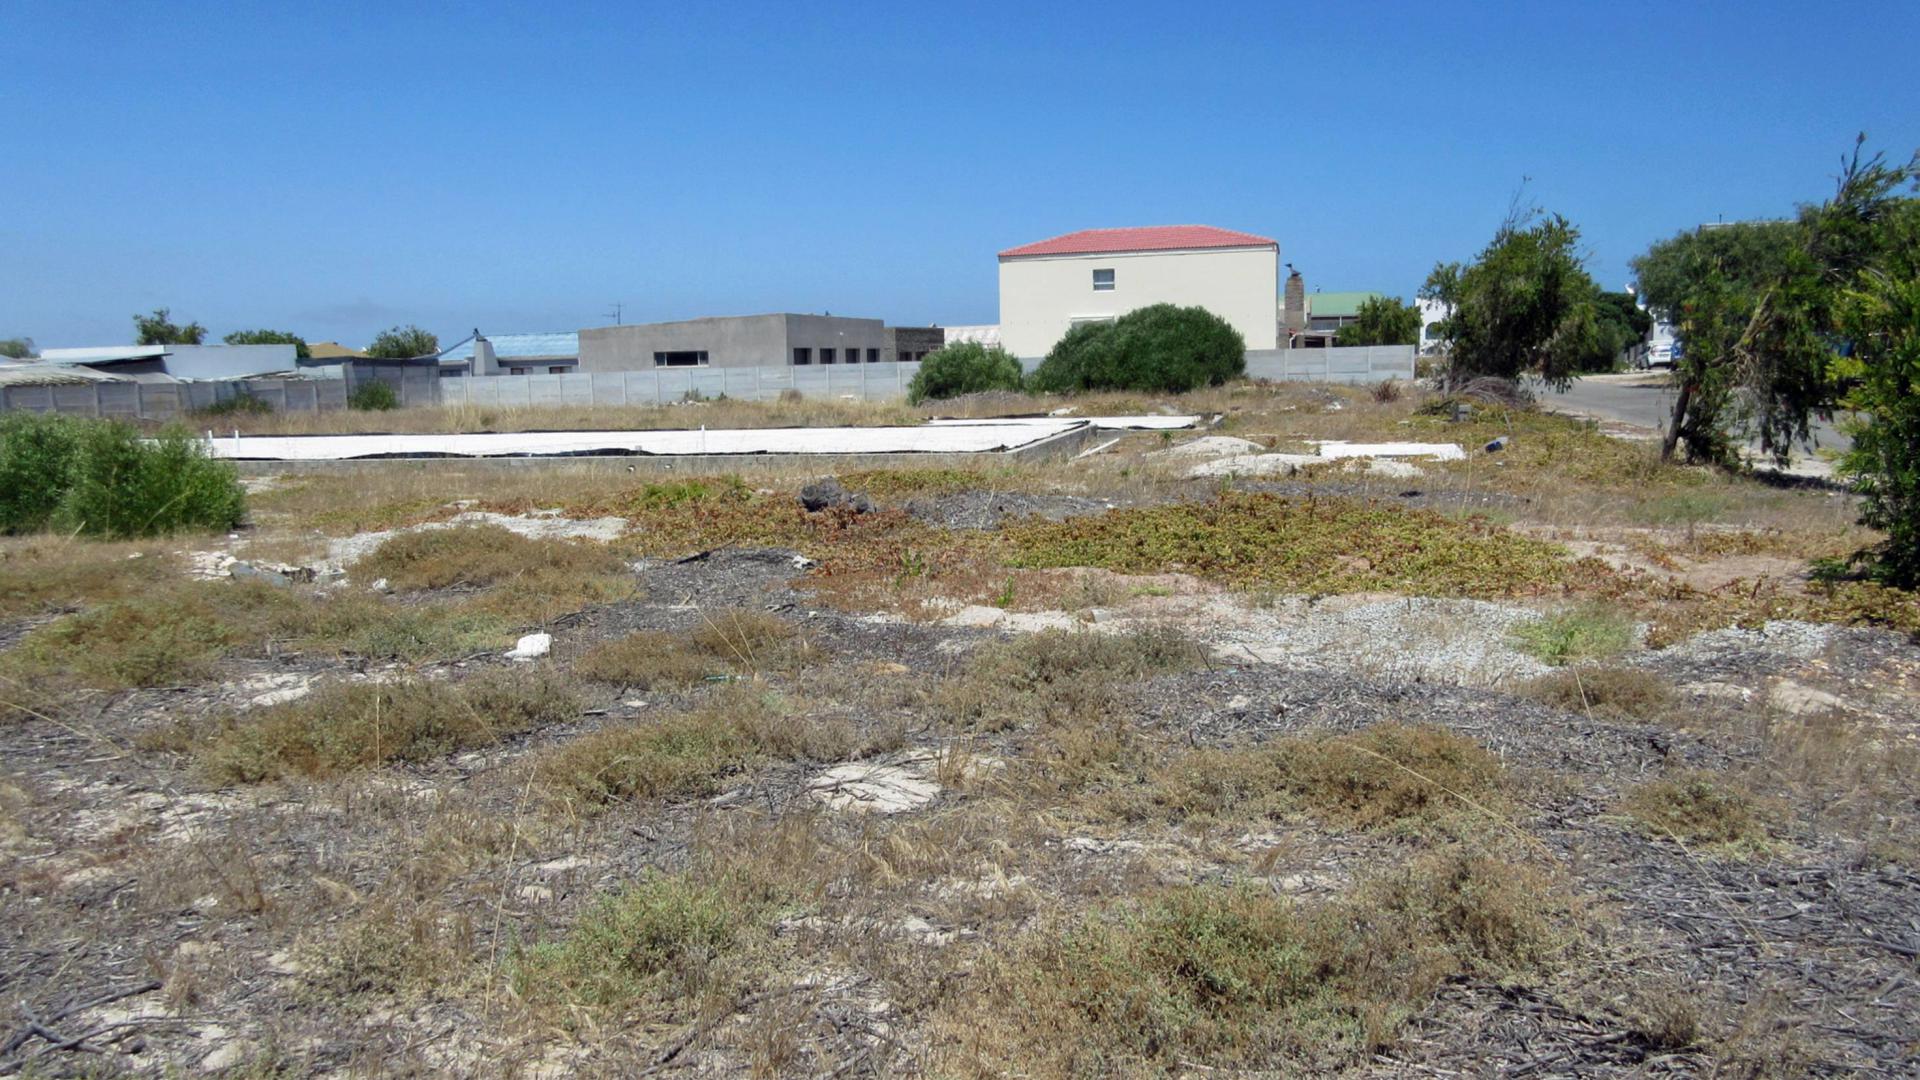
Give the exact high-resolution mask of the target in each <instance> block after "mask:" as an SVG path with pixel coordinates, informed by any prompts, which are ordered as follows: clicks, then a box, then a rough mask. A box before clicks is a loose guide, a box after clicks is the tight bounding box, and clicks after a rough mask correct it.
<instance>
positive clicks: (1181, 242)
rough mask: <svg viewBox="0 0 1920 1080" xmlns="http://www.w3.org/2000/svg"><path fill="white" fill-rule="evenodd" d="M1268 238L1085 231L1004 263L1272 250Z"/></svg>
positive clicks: (1206, 229) (1192, 231)
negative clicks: (1065, 257) (1034, 257)
mask: <svg viewBox="0 0 1920 1080" xmlns="http://www.w3.org/2000/svg"><path fill="white" fill-rule="evenodd" d="M1279 246H1280V245H1279V244H1278V242H1276V241H1274V240H1273V239H1271V238H1269V237H1265V236H1255V235H1254V234H1252V233H1244V232H1235V231H1233V230H1232V229H1216V228H1214V227H1213V226H1211V225H1145V226H1141V227H1138V228H1132V229H1082V230H1080V231H1079V232H1071V233H1067V234H1066V235H1064V236H1056V237H1053V238H1052V239H1049V240H1041V241H1039V242H1037V243H1032V244H1025V245H1022V246H1020V247H1012V248H1008V249H1007V250H1005V251H1003V252H1001V253H1000V257H1001V258H1003V259H1017V258H1021V257H1023V256H1028V255H1114V254H1119V253H1122V252H1128V251H1179V250H1186V249H1192V248H1229V247H1271V248H1277V247H1279Z"/></svg>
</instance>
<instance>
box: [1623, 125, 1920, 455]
mask: <svg viewBox="0 0 1920 1080" xmlns="http://www.w3.org/2000/svg"><path fill="white" fill-rule="evenodd" d="M1860 155H1861V147H1860V145H1859V144H1856V145H1855V148H1854V153H1853V156H1852V157H1851V158H1850V159H1848V160H1847V161H1845V162H1843V163H1842V172H1841V175H1840V178H1839V183H1838V185H1837V187H1836V189H1835V192H1834V195H1833V197H1832V198H1831V199H1829V200H1827V201H1826V202H1825V203H1822V204H1819V205H1815V206H1803V207H1801V208H1800V210H1799V212H1798V214H1797V215H1796V216H1795V217H1793V218H1791V219H1785V220H1778V221H1754V222H1739V223H1735V224H1730V225H1722V226H1713V227H1703V228H1701V229H1697V230H1694V231H1693V232H1690V233H1682V234H1680V235H1679V236H1675V237H1673V238H1671V239H1668V240H1664V241H1661V242H1660V243H1658V244H1655V245H1654V246H1653V247H1652V248H1650V249H1649V250H1648V251H1647V253H1646V254H1645V255H1642V256H1641V257H1640V258H1638V259H1636V260H1634V272H1635V274H1636V275H1637V276H1638V277H1639V278H1640V287H1641V293H1642V295H1643V296H1645V297H1646V299H1647V302H1648V304H1649V305H1651V306H1652V307H1653V308H1654V309H1655V310H1657V311H1659V312H1660V313H1661V314H1662V315H1664V316H1665V317H1666V318H1667V320H1668V321H1669V322H1671V323H1673V325H1674V329H1675V332H1676V334H1677V335H1678V337H1679V339H1680V343H1681V346H1682V349H1681V358H1680V360H1679V361H1678V362H1677V363H1676V364H1675V379H1676V381H1677V383H1678V389H1679V394H1678V396H1677V398H1676V400H1675V404H1674V411H1673V416H1672V419H1671V421H1670V422H1669V425H1668V430H1667V436H1666V440H1665V443H1664V445H1663V452H1664V454H1665V455H1666V456H1668V457H1671V456H1672V455H1673V454H1674V453H1675V451H1676V449H1677V448H1680V447H1684V448H1685V450H1686V454H1687V458H1688V460H1691V461H1709V462H1717V463H1721V464H1734V463H1736V462H1737V461H1738V458H1739V448H1740V445H1741V443H1742V442H1743V441H1744V439H1745V437H1746V436H1747V435H1749V434H1751V435H1753V436H1755V437H1757V438H1758V440H1759V442H1760V447H1761V450H1762V451H1764V452H1766V453H1770V454H1772V455H1773V457H1774V458H1775V459H1776V460H1778V461H1781V462H1783V463H1784V462H1785V461H1786V460H1787V458H1788V455H1789V454H1790V453H1791V451H1792V449H1793V447H1794V446H1795V445H1804V444H1806V443H1808V442H1810V441H1811V438H1812V424H1811V421H1812V418H1813V417H1814V416H1816V415H1822V414H1825V413H1827V412H1828V411H1829V410H1830V409H1831V407H1832V406H1833V404H1834V402H1835V393H1836V390H1837V384H1836V382H1835V379H1834V375H1835V372H1834V362H1835V361H1836V360H1837V359H1838V358H1839V357H1840V356H1841V354H1842V349H1841V348H1840V346H1841V343H1842V341H1843V330H1842V327H1841V326H1840V325H1839V317H1838V316H1839V306H1838V305H1839V302H1840V300H1841V297H1842V294H1843V292H1844V291H1845V290H1848V289H1850V288H1853V287H1854V286H1855V285H1856V284H1857V283H1858V280H1859V278H1860V276H1861V275H1862V274H1864V273H1870V272H1874V271H1876V269H1877V268H1878V267H1879V266H1880V264H1881V263H1882V261H1883V260H1884V257H1885V256H1886V253H1887V249H1888V245H1889V243H1890V241H1891V234H1890V232H1889V230H1888V225H1889V223H1890V222H1891V221H1892V220H1893V219H1894V218H1895V217H1897V216H1898V211H1899V208H1900V206H1901V205H1902V204H1903V203H1906V202H1910V200H1902V199H1900V198H1897V197H1896V195H1895V192H1896V191H1897V190H1898V189H1899V188H1900V187H1901V186H1902V185H1903V184H1905V183H1908V182H1910V181H1911V179H1912V167H1911V166H1898V167H1896V166H1889V165H1887V164H1886V163H1885V161H1884V160H1883V159H1882V158H1880V157H1878V156H1876V157H1874V158H1872V159H1868V160H1863V159H1862V158H1861V156H1860Z"/></svg>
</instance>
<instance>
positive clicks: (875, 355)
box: [867, 349, 880, 364]
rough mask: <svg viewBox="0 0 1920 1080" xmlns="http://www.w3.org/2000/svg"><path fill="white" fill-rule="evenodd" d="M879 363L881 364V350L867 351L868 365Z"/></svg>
mask: <svg viewBox="0 0 1920 1080" xmlns="http://www.w3.org/2000/svg"><path fill="white" fill-rule="evenodd" d="M879 362H880V350H879V349H868V350H867V363H869V364H877V363H879Z"/></svg>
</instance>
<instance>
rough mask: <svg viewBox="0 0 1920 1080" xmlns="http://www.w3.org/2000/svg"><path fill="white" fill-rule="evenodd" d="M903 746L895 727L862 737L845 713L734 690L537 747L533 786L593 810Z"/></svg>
mask: <svg viewBox="0 0 1920 1080" xmlns="http://www.w3.org/2000/svg"><path fill="white" fill-rule="evenodd" d="M898 743H899V734H898V731H897V729H894V728H883V729H881V730H880V731H878V732H876V733H874V734H871V735H869V734H863V733H862V732H861V731H860V730H859V729H857V728H856V727H855V726H854V725H853V724H852V723H850V722H849V721H847V720H845V719H838V718H822V717H817V716H811V715H807V714H804V713H796V712H794V711H792V710H790V709H789V708H788V707H787V705H786V703H785V702H784V701H782V700H781V699H779V698H778V697H776V696H775V695H772V694H769V693H767V692H764V691H761V690H758V689H754V688H749V687H739V688H730V689H729V690H728V691H726V692H723V693H721V694H718V695H716V696H714V697H713V698H710V699H709V700H707V701H706V702H704V703H702V704H701V705H699V706H697V707H695V708H693V709H691V710H689V711H686V712H678V713H671V714H668V715H666V716H663V717H659V718H648V719H644V720H640V721H637V722H634V723H630V724H623V725H620V726H616V727H608V728H603V729H602V730H600V731H596V732H594V733H593V734H591V735H584V736H581V737H579V738H576V739H572V740H570V741H568V742H567V743H565V744H563V745H560V746H557V747H554V748H552V749H550V750H546V751H543V752H541V753H540V754H539V755H538V756H537V757H536V758H535V761H534V775H535V780H534V788H533V790H535V791H536V792H537V793H539V794H540V796H541V797H542V798H543V799H545V800H546V801H547V802H548V803H549V804H550V805H552V806H554V807H557V808H559V809H563V810H565V811H568V812H573V813H590V812H594V811H597V810H601V809H605V808H607V807H609V806H614V805H618V804H623V803H628V802H635V801H647V800H654V799H674V798H688V797H699V796H706V795H712V794H714V793H715V792H717V791H718V790H719V788H720V784H721V782H722V781H723V780H724V779H725V778H727V777H729V776H732V775H734V774H737V773H739V772H741V771H743V770H745V769H747V768H749V767H750V766H752V765H753V764H754V763H756V762H759V761H766V760H788V761H794V760H798V761H816V762H827V761H838V760H842V759H845V758H851V757H861V756H866V755H869V754H872V753H877V752H879V751H882V750H887V749H892V748H894V747H895V746H897V745H898Z"/></svg>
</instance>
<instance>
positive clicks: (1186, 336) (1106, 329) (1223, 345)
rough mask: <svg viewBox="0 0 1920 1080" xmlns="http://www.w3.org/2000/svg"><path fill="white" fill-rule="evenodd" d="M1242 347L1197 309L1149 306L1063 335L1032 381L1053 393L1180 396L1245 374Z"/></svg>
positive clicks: (1224, 326)
mask: <svg viewBox="0 0 1920 1080" xmlns="http://www.w3.org/2000/svg"><path fill="white" fill-rule="evenodd" d="M1246 370H1247V343H1246V339H1244V338H1242V337H1241V336H1240V332H1239V331H1238V330H1235V329H1234V328H1233V327H1232V326H1231V325H1230V324H1228V322H1227V321H1226V320H1225V319H1222V318H1221V317H1219V316H1218V315H1215V314H1213V313H1212V312H1210V311H1208V310H1207V309H1205V308H1201V307H1178V306H1176V305H1173V304H1154V305H1152V306H1150V307H1144V308H1140V309H1138V310H1136V311H1130V312H1128V313H1127V314H1125V315H1122V316H1120V317H1119V318H1118V319H1116V320H1114V321H1113V323H1111V324H1098V323H1093V324H1087V325H1083V326H1079V327H1075V328H1074V329H1072V330H1070V331H1068V332H1067V334H1066V336H1065V337H1063V338H1061V339H1060V341H1059V342H1058V343H1057V344H1055V345H1054V347H1053V349H1052V351H1050V352H1048V353H1047V358H1046V360H1045V361H1043V362H1042V363H1041V364H1040V367H1039V368H1038V369H1036V370H1035V371H1034V373H1033V378H1032V380H1031V383H1030V385H1031V386H1032V387H1033V388H1034V389H1036V390H1041V391H1046V392H1050V393H1067V392H1072V391H1079V390H1144V391H1151V392H1158V393H1171V394H1181V393H1185V392H1187V391H1189V390H1193V389H1196V388H1198V387H1202V386H1218V385H1220V384H1221V383H1224V382H1226V381H1227V380H1228V379H1232V378H1236V377H1238V376H1240V375H1242V374H1245V372H1246Z"/></svg>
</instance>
